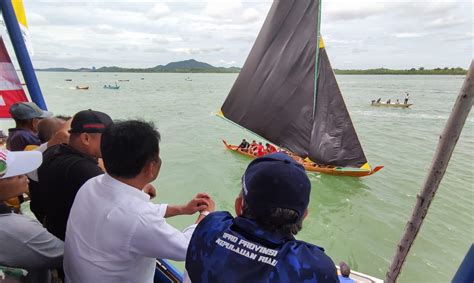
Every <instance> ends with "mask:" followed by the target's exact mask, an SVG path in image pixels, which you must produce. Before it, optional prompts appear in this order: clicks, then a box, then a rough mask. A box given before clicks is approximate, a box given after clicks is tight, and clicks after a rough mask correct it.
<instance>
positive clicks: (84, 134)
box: [79, 133, 91, 145]
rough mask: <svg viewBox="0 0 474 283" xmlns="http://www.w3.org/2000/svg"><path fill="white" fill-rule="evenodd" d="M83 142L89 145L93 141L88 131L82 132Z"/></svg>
mask: <svg viewBox="0 0 474 283" xmlns="http://www.w3.org/2000/svg"><path fill="white" fill-rule="evenodd" d="M79 137H80V138H81V142H82V143H83V144H85V145H89V144H90V141H91V136H90V135H89V134H88V133H81V134H80V136H79Z"/></svg>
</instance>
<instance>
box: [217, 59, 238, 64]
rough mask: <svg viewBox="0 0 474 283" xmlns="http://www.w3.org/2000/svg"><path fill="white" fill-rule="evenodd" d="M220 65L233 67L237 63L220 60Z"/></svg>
mask: <svg viewBox="0 0 474 283" xmlns="http://www.w3.org/2000/svg"><path fill="white" fill-rule="evenodd" d="M219 63H220V64H223V65H226V66H233V65H235V63H236V62H235V61H226V60H223V59H221V60H219Z"/></svg>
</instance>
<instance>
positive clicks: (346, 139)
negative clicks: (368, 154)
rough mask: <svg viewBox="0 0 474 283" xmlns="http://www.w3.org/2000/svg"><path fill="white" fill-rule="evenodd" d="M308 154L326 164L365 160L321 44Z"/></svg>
mask: <svg viewBox="0 0 474 283" xmlns="http://www.w3.org/2000/svg"><path fill="white" fill-rule="evenodd" d="M308 155H309V158H310V159H311V160H312V161H314V162H316V163H319V164H325V165H335V166H342V167H361V166H362V165H364V164H365V163H367V159H366V158H365V155H364V151H363V150H362V147H361V145H360V142H359V139H358V137H357V133H356V131H355V129H354V126H353V125H352V121H351V117H350V116H349V113H348V112H347V108H346V105H345V103H344V99H343V98H342V94H341V91H340V90H339V86H338V85H337V81H336V77H335V76H334V72H333V70H332V68H331V64H330V63H329V58H328V56H327V54H326V50H325V49H324V48H321V49H320V51H319V80H318V92H317V96H316V113H315V119H314V124H313V131H312V135H311V143H310V149H309V154H308Z"/></svg>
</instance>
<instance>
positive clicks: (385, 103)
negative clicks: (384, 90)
mask: <svg viewBox="0 0 474 283" xmlns="http://www.w3.org/2000/svg"><path fill="white" fill-rule="evenodd" d="M370 105H372V106H382V107H395V108H409V107H410V106H412V105H413V103H407V104H404V103H387V102H372V103H371V104H370Z"/></svg>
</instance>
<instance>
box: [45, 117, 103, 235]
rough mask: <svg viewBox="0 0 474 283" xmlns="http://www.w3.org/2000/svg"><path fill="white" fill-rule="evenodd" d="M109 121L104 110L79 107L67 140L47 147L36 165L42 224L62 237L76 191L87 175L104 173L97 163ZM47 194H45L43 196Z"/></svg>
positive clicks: (86, 179) (86, 178)
mask: <svg viewBox="0 0 474 283" xmlns="http://www.w3.org/2000/svg"><path fill="white" fill-rule="evenodd" d="M111 123H112V119H111V118H110V117H109V116H108V115H107V114H105V113H102V112H99V111H93V110H84V111H80V112H79V113H77V114H76V115H74V118H73V119H72V122H71V130H70V131H69V132H70V134H71V135H70V137H69V144H59V145H55V146H52V147H50V148H48V149H47V150H46V151H45V152H44V154H43V164H42V165H41V166H40V167H39V168H38V180H39V184H40V186H39V193H40V194H42V196H43V197H41V198H40V200H41V202H42V203H41V204H39V205H40V206H41V207H42V208H43V209H44V211H45V218H44V225H45V227H46V229H48V231H49V232H51V233H52V234H53V235H55V236H56V237H58V238H60V239H62V240H63V241H64V239H65V233H66V224H67V219H68V216H69V211H70V210H71V207H72V204H73V202H74V198H75V196H76V193H77V192H78V191H79V188H80V187H81V186H82V185H83V184H84V183H85V182H87V181H88V180H89V179H91V178H93V177H95V176H98V175H101V174H103V173H104V172H103V170H102V169H101V168H100V167H99V166H98V161H97V160H98V158H100V157H101V151H100V141H101V137H102V132H104V130H105V128H106V127H107V126H108V125H110V124H111ZM44 196H46V197H44Z"/></svg>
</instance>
